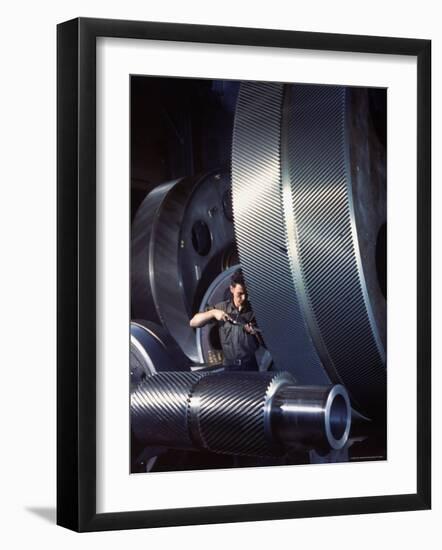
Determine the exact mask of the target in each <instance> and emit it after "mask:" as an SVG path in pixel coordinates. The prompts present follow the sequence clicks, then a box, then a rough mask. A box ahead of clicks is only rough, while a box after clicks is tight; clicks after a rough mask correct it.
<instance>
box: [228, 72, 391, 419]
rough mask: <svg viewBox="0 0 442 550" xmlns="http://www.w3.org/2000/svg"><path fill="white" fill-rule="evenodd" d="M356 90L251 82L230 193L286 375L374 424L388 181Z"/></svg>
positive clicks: (256, 298) (255, 290) (380, 399)
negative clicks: (379, 257) (328, 388)
mask: <svg viewBox="0 0 442 550" xmlns="http://www.w3.org/2000/svg"><path fill="white" fill-rule="evenodd" d="M358 93H359V94H360V92H358V91H354V92H351V91H350V90H349V89H348V88H344V87H333V86H315V85H284V84H278V83H261V82H247V83H243V84H242V85H241V90H240V95H239V98H238V103H237V111H236V116H235V127H234V137H233V147H232V197H233V210H234V220H235V232H236V238H237V244H238V250H239V256H240V262H241V265H242V267H243V270H244V274H245V278H246V283H247V287H248V290H249V295H250V300H251V303H252V306H253V309H254V311H255V314H256V317H257V320H258V324H259V326H260V328H261V329H262V330H263V335H264V338H265V341H266V344H267V346H268V348H269V350H270V352H271V354H272V356H273V359H274V362H275V365H276V367H277V368H278V369H280V370H288V371H290V372H292V373H293V374H294V375H295V376H296V378H297V380H298V382H299V383H300V384H309V385H311V384H319V385H323V384H329V383H336V384H343V385H344V386H345V387H346V388H347V389H348V391H349V393H350V395H351V398H352V401H353V403H354V405H355V406H356V407H357V408H358V410H360V411H361V412H363V413H364V414H367V415H369V416H372V417H375V416H379V415H381V416H382V415H383V414H384V413H385V393H386V368H385V296H384V295H383V294H382V292H381V291H380V288H381V286H382V285H381V284H380V279H381V277H380V275H379V273H378V272H376V267H375V266H376V265H377V264H376V257H375V256H376V242H377V241H378V240H379V232H380V231H381V230H382V227H383V224H385V215H386V214H385V213H386V208H385V202H386V199H385V174H384V173H383V172H382V166H383V164H382V162H383V161H382V155H381V153H379V158H378V162H377V164H375V165H372V164H370V161H369V154H368V153H369V152H370V150H375V149H376V146H372V145H370V144H368V145H367V143H366V141H367V139H368V138H367V135H365V142H364V136H363V132H362V131H359V130H358V127H359V126H360V125H361V118H364V116H365V119H364V120H365V123H366V124H367V125H368V124H369V123H368V122H367V117H368V111H367V109H366V110H365V111H364V112H363V114H361V109H360V107H361V104H362V103H363V100H361V96H360V95H359V96H358V95H357V94H358ZM352 94H353V95H352ZM355 113H359V114H358V115H356V114H355ZM364 113H365V115H364ZM358 131H359V134H358ZM371 142H375V140H374V139H373V140H371ZM371 142H370V143H371ZM370 147H371V149H370ZM367 150H369V151H368V153H367ZM377 150H378V149H376V151H377ZM379 167H380V168H379ZM372 182H374V184H373V186H372V188H373V189H374V191H372V192H371V196H370V197H369V196H368V195H370V193H369V192H367V191H366V187H367V185H371V184H372ZM375 287H376V288H375Z"/></svg>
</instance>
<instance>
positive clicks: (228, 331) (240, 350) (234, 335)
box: [214, 300, 258, 363]
mask: <svg viewBox="0 0 442 550" xmlns="http://www.w3.org/2000/svg"><path fill="white" fill-rule="evenodd" d="M214 307H215V309H220V310H222V311H225V312H226V313H227V314H228V315H229V316H230V317H231V318H232V319H233V320H234V321H237V322H238V323H240V324H239V325H235V324H233V323H230V322H229V321H216V322H217V323H218V326H219V337H220V341H221V346H222V349H223V354H224V362H226V363H231V362H234V361H235V360H236V359H241V360H244V359H249V358H251V357H252V356H254V355H255V351H256V349H257V348H258V341H257V339H256V336H253V335H252V334H248V333H247V332H246V331H245V330H244V327H243V326H241V325H244V324H247V323H254V322H255V314H254V313H253V311H252V309H251V307H250V304H249V303H248V302H246V303H245V305H244V306H243V307H242V309H241V311H239V310H238V309H237V308H236V307H235V305H234V303H233V301H232V300H227V301H225V302H219V303H218V304H215V306H214Z"/></svg>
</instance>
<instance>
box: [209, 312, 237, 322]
mask: <svg viewBox="0 0 442 550" xmlns="http://www.w3.org/2000/svg"><path fill="white" fill-rule="evenodd" d="M212 314H213V317H214V318H215V319H216V320H217V321H231V320H232V318H231V317H230V316H229V315H227V313H226V312H225V311H223V310H222V309H213V310H212Z"/></svg>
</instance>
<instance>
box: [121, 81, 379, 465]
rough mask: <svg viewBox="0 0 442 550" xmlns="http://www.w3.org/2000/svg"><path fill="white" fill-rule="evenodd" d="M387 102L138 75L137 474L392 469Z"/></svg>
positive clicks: (133, 337)
mask: <svg viewBox="0 0 442 550" xmlns="http://www.w3.org/2000/svg"><path fill="white" fill-rule="evenodd" d="M387 94H388V90H387V89H386V88H381V87H358V86H343V85H324V84H321V83H296V82H273V81H248V80H243V81H238V80H213V79H208V78H206V79H197V78H177V77H160V76H149V75H141V74H132V75H130V224H131V227H130V304H131V305H130V327H129V326H128V334H129V336H128V337H129V338H130V359H129V367H130V372H129V373H128V375H129V377H130V396H129V407H130V426H131V440H130V450H128V452H130V473H131V474H141V473H145V474H146V473H148V474H149V475H153V474H155V473H156V472H168V471H177V470H181V471H182V470H207V469H220V468H222V469H229V468H256V467H265V466H281V467H283V466H289V465H292V466H293V465H305V464H310V465H316V464H318V465H320V464H324V463H328V464H330V463H343V462H367V461H385V460H387V458H388V445H387V435H386V434H387V421H388V418H387ZM121 444H122V445H123V446H124V445H125V442H124V441H122V442H121Z"/></svg>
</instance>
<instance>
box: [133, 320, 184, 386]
mask: <svg viewBox="0 0 442 550" xmlns="http://www.w3.org/2000/svg"><path fill="white" fill-rule="evenodd" d="M176 370H178V371H179V370H183V371H189V370H190V362H189V359H188V358H187V357H186V356H185V355H184V353H183V352H182V351H181V349H180V348H179V347H178V346H177V344H176V342H175V341H174V340H173V338H172V337H171V336H170V335H169V334H168V333H167V331H165V330H164V329H163V328H162V327H160V326H158V325H156V324H155V323H151V322H149V321H141V320H137V321H132V322H131V324H130V383H131V387H135V386H137V385H138V384H139V383H140V382H142V381H143V380H144V379H145V378H146V377H147V376H151V375H152V374H156V373H157V372H164V371H176Z"/></svg>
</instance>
